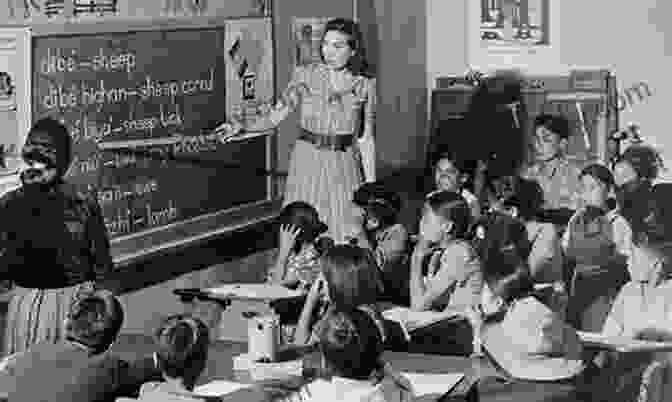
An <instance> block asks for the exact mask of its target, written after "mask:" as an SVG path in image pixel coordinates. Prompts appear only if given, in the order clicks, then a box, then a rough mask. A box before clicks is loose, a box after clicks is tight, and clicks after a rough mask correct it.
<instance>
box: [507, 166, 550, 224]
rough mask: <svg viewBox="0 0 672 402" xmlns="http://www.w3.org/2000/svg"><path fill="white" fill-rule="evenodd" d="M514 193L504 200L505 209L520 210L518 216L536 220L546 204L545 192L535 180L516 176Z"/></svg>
mask: <svg viewBox="0 0 672 402" xmlns="http://www.w3.org/2000/svg"><path fill="white" fill-rule="evenodd" d="M514 181H515V184H514V187H515V188H514V192H513V194H511V195H510V196H509V197H507V198H505V199H504V200H503V205H504V206H505V207H515V208H516V209H518V216H520V217H521V218H522V219H525V220H530V219H534V218H536V216H537V214H538V213H539V212H540V211H541V209H542V205H543V204H544V192H543V190H542V189H541V186H539V183H537V182H536V181H534V180H527V179H524V178H521V177H518V176H516V177H515V178H514Z"/></svg>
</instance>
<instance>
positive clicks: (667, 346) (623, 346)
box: [577, 331, 672, 353]
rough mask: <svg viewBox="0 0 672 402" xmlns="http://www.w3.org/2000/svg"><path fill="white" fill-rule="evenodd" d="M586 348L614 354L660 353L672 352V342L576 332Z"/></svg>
mask: <svg viewBox="0 0 672 402" xmlns="http://www.w3.org/2000/svg"><path fill="white" fill-rule="evenodd" d="M577 333H578V334H579V337H580V338H581V342H582V343H583V345H584V346H586V347H593V348H599V349H607V350H613V351H616V352H622V353H626V352H661V351H672V342H656V341H645V340H641V339H634V338H628V337H624V336H607V335H604V334H601V333H599V332H584V331H577Z"/></svg>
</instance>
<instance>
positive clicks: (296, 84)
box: [215, 66, 309, 140]
mask: <svg viewBox="0 0 672 402" xmlns="http://www.w3.org/2000/svg"><path fill="white" fill-rule="evenodd" d="M304 70H305V67H301V66H299V67H296V68H295V69H294V71H293V73H292V79H291V80H290V81H289V83H288V84H287V87H286V88H285V90H284V91H283V92H282V94H281V96H280V99H278V102H277V103H276V104H275V106H273V107H271V108H269V109H267V110H266V111H264V112H262V113H261V115H260V116H259V117H257V118H256V119H255V120H254V121H253V122H251V123H248V122H240V121H236V120H234V119H231V120H230V121H227V122H226V123H223V124H222V125H220V126H219V127H217V128H216V129H215V132H220V131H221V132H222V135H223V136H225V137H226V140H230V139H233V138H235V137H236V136H238V135H245V134H246V133H254V132H266V131H269V134H271V133H272V130H273V129H274V128H276V127H278V125H279V124H280V123H281V122H282V121H283V120H285V119H286V118H287V116H289V114H290V113H291V112H292V111H294V110H296V109H297V108H298V107H299V106H300V104H301V99H302V97H303V96H304V95H305V94H306V93H307V92H308V91H309V88H308V86H307V85H306V83H305V75H306V74H305V71H304Z"/></svg>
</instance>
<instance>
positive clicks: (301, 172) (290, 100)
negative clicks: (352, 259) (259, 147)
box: [282, 64, 376, 243]
mask: <svg viewBox="0 0 672 402" xmlns="http://www.w3.org/2000/svg"><path fill="white" fill-rule="evenodd" d="M282 101H283V102H284V103H285V104H286V105H288V106H289V107H290V108H292V109H298V110H299V111H300V115H301V116H300V133H299V138H298V140H297V141H296V143H295V145H294V149H293V151H292V155H291V158H290V162H289V176H288V178H287V184H286V188H285V197H284V204H285V205H286V204H288V203H290V202H293V201H305V202H308V203H310V204H311V205H313V206H314V207H315V208H316V209H317V211H318V212H319V214H320V218H321V219H323V220H324V221H325V223H326V224H327V225H329V231H328V233H327V235H328V236H331V237H332V238H333V239H334V241H336V242H337V243H339V242H344V241H345V240H346V237H347V236H349V235H351V234H350V233H349V232H348V228H349V223H350V222H352V216H353V214H354V206H353V205H352V202H351V201H352V194H353V192H354V191H355V190H356V189H357V188H358V187H359V186H360V185H361V184H362V183H363V181H364V180H363V170H362V162H361V158H360V154H359V151H358V149H357V140H356V139H357V137H358V136H359V135H360V134H361V132H362V130H363V127H364V124H365V122H367V120H368V122H372V121H373V119H374V110H375V104H376V90H375V79H374V78H368V77H364V76H359V75H357V76H355V75H353V76H351V77H350V79H349V83H348V85H346V87H345V89H342V90H341V91H336V90H334V88H333V87H332V85H331V83H330V80H329V70H328V67H326V66H325V65H322V64H312V65H308V66H303V67H297V68H296V69H295V70H294V73H293V76H292V80H291V81H290V83H289V85H288V86H287V89H286V90H285V91H284V93H283V96H282ZM324 136H336V137H338V138H333V139H334V140H336V139H338V140H341V141H337V142H340V143H341V144H344V143H345V144H347V145H346V146H344V147H342V148H341V149H336V147H333V146H331V147H330V146H329V145H326V146H324V144H322V145H320V144H316V143H315V142H314V141H310V139H311V138H312V139H314V138H316V137H317V138H321V139H324ZM348 136H349V137H352V138H353V140H352V141H351V142H348V141H343V140H344V139H347V138H348ZM332 145H333V144H332Z"/></svg>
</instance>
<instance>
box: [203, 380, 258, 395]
mask: <svg viewBox="0 0 672 402" xmlns="http://www.w3.org/2000/svg"><path fill="white" fill-rule="evenodd" d="M251 386H252V385H250V384H243V383H239V382H232V381H226V380H214V381H212V382H209V383H207V384H203V385H199V386H198V387H195V388H194V392H195V393H196V394H198V395H203V396H222V395H226V394H230V393H232V392H236V391H238V390H239V389H243V388H249V387H251Z"/></svg>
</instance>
